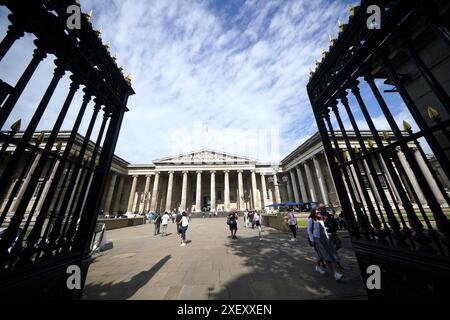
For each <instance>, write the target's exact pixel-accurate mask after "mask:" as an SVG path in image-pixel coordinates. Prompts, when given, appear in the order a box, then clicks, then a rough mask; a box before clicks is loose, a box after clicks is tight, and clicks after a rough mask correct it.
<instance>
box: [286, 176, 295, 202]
mask: <svg viewBox="0 0 450 320" xmlns="http://www.w3.org/2000/svg"><path fill="white" fill-rule="evenodd" d="M285 177H286V178H287V179H286V180H287V181H286V187H287V192H288V201H289V202H290V201H294V195H293V194H292V186H291V183H290V182H289V180H290V179H289V176H285Z"/></svg>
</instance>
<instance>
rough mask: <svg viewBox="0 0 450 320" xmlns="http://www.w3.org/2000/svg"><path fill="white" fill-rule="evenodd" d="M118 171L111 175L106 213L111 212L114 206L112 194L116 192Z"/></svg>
mask: <svg viewBox="0 0 450 320" xmlns="http://www.w3.org/2000/svg"><path fill="white" fill-rule="evenodd" d="M116 180H117V173H115V172H113V173H112V175H111V181H110V183H109V188H108V193H107V194H106V200H105V211H104V214H110V213H112V212H111V207H112V196H113V193H114V187H115V186H116Z"/></svg>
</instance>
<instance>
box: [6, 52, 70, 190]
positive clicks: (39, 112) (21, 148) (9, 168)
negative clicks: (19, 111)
mask: <svg viewBox="0 0 450 320" xmlns="http://www.w3.org/2000/svg"><path fill="white" fill-rule="evenodd" d="M55 64H56V68H55V70H54V73H53V78H52V80H51V81H50V84H49V86H48V87H47V90H46V91H45V93H44V96H43V97H42V99H41V101H40V103H39V105H38V107H37V109H36V111H35V112H34V114H33V117H32V118H31V120H30V123H29V124H28V126H27V129H26V130H25V132H24V133H23V136H22V138H21V142H23V143H19V145H17V146H16V149H15V150H14V152H13V154H12V156H11V158H10V159H9V161H8V164H7V165H6V167H5V171H4V173H3V174H2V175H1V177H0V198H2V197H3V196H4V195H5V193H6V192H7V186H9V185H10V184H11V181H12V179H13V176H14V173H15V171H16V168H17V166H18V164H19V163H20V159H21V157H22V155H23V153H24V152H25V143H27V142H28V141H29V140H30V139H31V137H32V136H33V133H34V131H35V130H36V128H37V126H38V124H39V121H40V120H41V118H42V116H43V114H44V112H45V109H46V108H47V106H48V103H49V101H50V98H51V97H52V96H53V93H54V92H55V89H56V86H57V85H58V82H59V80H60V79H61V78H62V76H63V75H64V73H65V71H64V68H63V67H62V65H61V64H60V62H59V61H58V60H55Z"/></svg>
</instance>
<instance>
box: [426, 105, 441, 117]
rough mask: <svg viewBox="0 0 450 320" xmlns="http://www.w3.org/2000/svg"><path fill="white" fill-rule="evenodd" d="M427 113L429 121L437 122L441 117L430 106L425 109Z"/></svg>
mask: <svg viewBox="0 0 450 320" xmlns="http://www.w3.org/2000/svg"><path fill="white" fill-rule="evenodd" d="M427 112H428V118H430V120H431V121H436V120H439V118H440V116H441V115H440V114H439V111H437V110H436V109H435V108H433V107H431V106H430V107H428V108H427Z"/></svg>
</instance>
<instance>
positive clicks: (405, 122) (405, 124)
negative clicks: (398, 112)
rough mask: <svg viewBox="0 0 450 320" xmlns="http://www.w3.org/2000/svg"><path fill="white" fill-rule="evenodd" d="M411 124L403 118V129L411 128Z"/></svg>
mask: <svg viewBox="0 0 450 320" xmlns="http://www.w3.org/2000/svg"><path fill="white" fill-rule="evenodd" d="M411 128H412V127H411V125H410V124H409V122H408V121H406V120H403V129H405V130H406V131H409V130H411Z"/></svg>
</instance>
